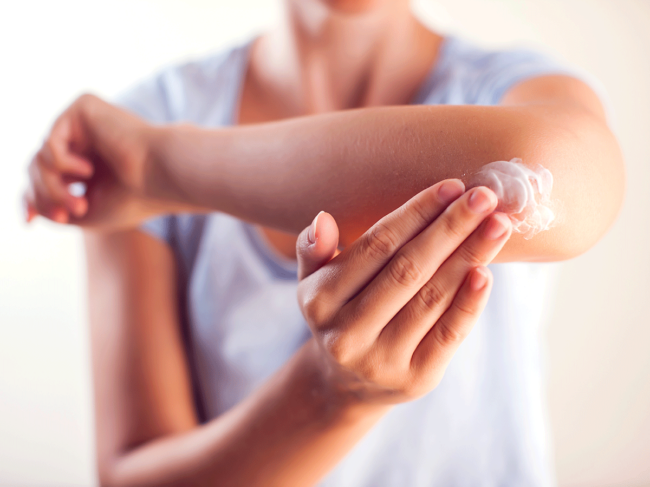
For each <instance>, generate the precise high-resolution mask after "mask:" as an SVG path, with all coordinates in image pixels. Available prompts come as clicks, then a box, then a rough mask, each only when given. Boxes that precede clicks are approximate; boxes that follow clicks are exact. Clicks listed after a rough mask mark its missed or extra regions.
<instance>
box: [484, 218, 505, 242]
mask: <svg viewBox="0 0 650 487" xmlns="http://www.w3.org/2000/svg"><path fill="white" fill-rule="evenodd" d="M509 226H510V219H509V218H508V217H507V216H506V215H504V214H503V213H495V214H494V215H492V216H490V217H489V219H488V221H487V222H486V224H485V227H484V229H483V236H484V237H485V238H487V239H488V240H497V239H499V238H501V237H503V235H504V234H505V233H506V232H507V231H508V227H509Z"/></svg>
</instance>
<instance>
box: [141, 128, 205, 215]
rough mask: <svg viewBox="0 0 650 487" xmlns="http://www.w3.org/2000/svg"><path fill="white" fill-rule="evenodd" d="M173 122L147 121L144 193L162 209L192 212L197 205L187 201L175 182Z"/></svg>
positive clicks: (143, 141)
mask: <svg viewBox="0 0 650 487" xmlns="http://www.w3.org/2000/svg"><path fill="white" fill-rule="evenodd" d="M174 129H175V128H174V127H173V126H156V125H150V124H147V125H146V126H145V127H143V129H142V131H141V134H140V140H141V141H142V142H141V143H142V146H143V148H144V149H143V153H144V160H143V162H142V186H141V191H142V196H143V197H144V198H145V199H146V200H148V201H152V202H155V206H156V207H158V208H159V212H160V213H182V212H192V211H194V210H195V208H194V207H193V206H192V204H191V202H190V201H187V198H185V197H184V196H183V195H182V194H181V193H180V190H179V188H178V186H177V185H176V184H175V178H174V173H175V171H174V168H173V166H170V164H173V158H170V151H171V150H172V147H170V142H171V141H172V140H173V138H174V136H175V134H174Z"/></svg>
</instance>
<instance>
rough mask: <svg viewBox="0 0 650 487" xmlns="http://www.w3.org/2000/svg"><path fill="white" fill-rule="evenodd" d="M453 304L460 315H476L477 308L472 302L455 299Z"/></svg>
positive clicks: (471, 316)
mask: <svg viewBox="0 0 650 487" xmlns="http://www.w3.org/2000/svg"><path fill="white" fill-rule="evenodd" d="M454 306H455V307H456V309H457V310H458V312H459V313H460V314H461V316H464V317H466V318H473V317H474V316H475V315H476V311H477V308H476V306H475V305H474V303H471V302H469V301H466V300H461V301H457V302H456V303H455V304H454Z"/></svg>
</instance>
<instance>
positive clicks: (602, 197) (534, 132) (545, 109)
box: [501, 75, 625, 260]
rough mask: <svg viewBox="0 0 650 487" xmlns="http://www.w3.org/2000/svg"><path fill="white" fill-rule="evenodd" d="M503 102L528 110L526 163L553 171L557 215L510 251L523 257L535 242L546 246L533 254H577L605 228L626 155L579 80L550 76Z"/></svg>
mask: <svg viewBox="0 0 650 487" xmlns="http://www.w3.org/2000/svg"><path fill="white" fill-rule="evenodd" d="M501 105H502V106H506V107H511V108H513V109H515V110H523V113H525V114H526V116H527V118H528V121H527V122H526V123H524V124H522V131H524V132H526V133H525V135H524V137H522V140H524V141H525V142H524V146H525V155H527V156H528V158H527V159H526V158H524V162H529V163H533V164H534V163H540V164H541V165H543V166H544V167H546V168H547V169H549V170H550V171H551V173H552V174H553V178H554V185H553V192H552V195H551V198H552V201H553V203H554V206H555V210H556V216H557V221H556V224H555V226H554V227H553V228H552V229H551V230H549V231H548V232H542V233H540V234H538V235H537V236H535V238H534V239H533V240H531V241H530V242H529V243H528V242H526V243H525V242H524V241H522V239H521V238H514V239H513V242H512V244H511V245H510V247H511V248H510V249H509V250H510V252H509V253H510V254H511V255H514V256H515V259H513V260H517V259H516V256H517V247H518V248H520V249H521V254H522V256H524V255H525V254H526V253H527V250H526V246H538V247H540V248H542V247H543V248H545V249H551V251H550V252H548V253H546V254H545V253H544V252H540V253H539V255H540V258H538V259H537V260H562V259H566V258H570V257H574V256H576V255H579V254H580V253H582V252H584V251H585V250H587V249H588V248H590V247H591V246H592V245H593V244H595V242H596V241H597V240H598V239H599V238H600V237H601V236H602V235H603V234H604V233H605V231H606V230H607V229H608V228H609V227H610V225H611V224H612V222H613V221H614V219H615V217H616V215H617V213H618V210H619V208H620V206H621V203H622V199H623V193H624V186H625V184H624V168H623V158H622V155H621V152H620V149H619V146H618V142H617V141H616V138H615V136H614V134H613V133H612V131H611V129H610V128H609V126H608V125H607V119H606V113H605V109H604V107H603V105H602V103H601V101H600V98H599V97H598V95H597V94H596V93H595V92H594V91H593V90H592V89H591V87H590V86H589V85H587V84H586V83H584V82H583V81H581V80H579V79H577V78H574V77H571V76H566V75H547V76H539V77H534V78H531V79H528V80H526V81H523V82H520V83H517V84H515V85H514V86H513V87H511V88H510V89H509V90H508V91H507V92H506V93H505V94H504V96H503V97H502V99H501ZM513 249H514V251H513ZM533 253H534V252H533ZM524 260H528V259H524Z"/></svg>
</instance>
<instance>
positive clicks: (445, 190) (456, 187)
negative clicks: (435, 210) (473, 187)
mask: <svg viewBox="0 0 650 487" xmlns="http://www.w3.org/2000/svg"><path fill="white" fill-rule="evenodd" d="M463 191H465V185H464V184H463V183H462V181H459V180H458V179H451V180H449V181H445V182H444V183H442V184H441V185H440V187H439V188H438V199H439V200H440V202H441V203H451V202H452V201H454V200H455V199H456V198H458V197H459V196H460V195H461V194H463Z"/></svg>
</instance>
